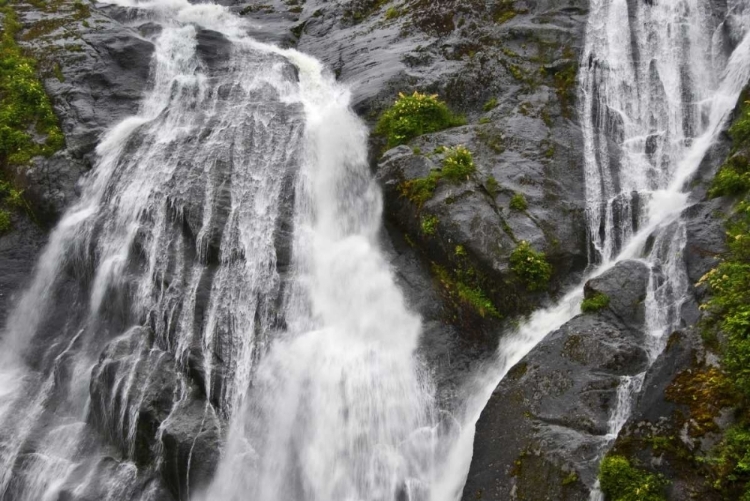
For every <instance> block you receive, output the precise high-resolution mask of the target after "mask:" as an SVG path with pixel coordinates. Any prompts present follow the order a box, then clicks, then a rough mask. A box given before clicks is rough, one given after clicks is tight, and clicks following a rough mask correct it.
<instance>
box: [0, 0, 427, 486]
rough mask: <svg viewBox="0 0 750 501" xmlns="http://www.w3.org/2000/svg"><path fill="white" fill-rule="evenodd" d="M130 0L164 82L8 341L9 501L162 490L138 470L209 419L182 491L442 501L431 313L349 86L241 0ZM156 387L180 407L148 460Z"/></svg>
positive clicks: (87, 195) (118, 142)
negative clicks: (402, 256) (210, 434)
mask: <svg viewBox="0 0 750 501" xmlns="http://www.w3.org/2000/svg"><path fill="white" fill-rule="evenodd" d="M119 3H120V4H121V5H122V6H125V7H137V9H138V10H137V12H136V17H137V19H138V22H145V21H153V22H156V23H158V24H159V25H161V32H160V33H159V34H158V35H157V36H156V38H155V45H156V49H155V53H154V56H153V61H152V70H151V71H152V85H151V88H150V90H149V91H148V92H147V94H146V95H145V96H144V98H143V101H142V103H141V106H140V110H139V111H138V113H137V114H136V115H134V116H132V117H130V118H128V119H126V120H124V121H123V122H122V123H120V124H118V125H117V126H115V127H114V128H113V129H112V130H111V131H109V132H108V133H107V134H106V136H105V137H104V138H103V139H102V140H101V142H100V144H99V145H98V147H97V150H96V152H97V161H96V166H95V168H94V169H93V171H92V173H91V175H90V176H89V178H88V179H86V180H85V187H84V189H83V194H82V196H81V198H80V201H79V202H78V203H76V204H75V205H74V206H73V207H71V208H70V209H69V210H68V211H67V212H66V213H65V215H64V216H63V217H62V220H61V221H60V223H59V224H58V225H57V227H56V228H55V229H54V231H53V232H52V234H51V236H50V241H49V244H48V245H47V247H46V248H45V250H44V251H43V254H42V256H41V258H40V260H39V262H38V264H37V267H36V269H35V272H34V276H33V280H32V282H31V285H30V286H29V288H28V289H27V291H26V292H25V293H24V294H23V296H22V297H21V299H20V300H19V302H18V304H17V306H16V308H15V309H14V311H13V312H12V314H11V316H10V319H9V321H8V323H7V325H6V326H5V328H4V330H3V332H2V342H3V347H2V354H3V364H2V374H1V376H2V378H1V380H2V382H3V385H2V388H1V390H2V391H1V393H0V396H1V399H2V400H1V401H0V413H2V415H0V419H2V425H1V428H0V460H1V462H0V465H1V466H0V468H1V470H0V472H1V475H2V484H1V486H0V497H2V499H7V500H10V499H13V500H14V501H21V500H30V501H31V500H33V501H38V500H42V499H50V500H51V499H58V497H57V496H62V495H63V493H64V495H67V496H70V498H72V499H79V498H83V497H85V498H86V499H89V498H90V496H96V497H102V498H104V499H108V500H109V499H111V500H120V499H140V500H142V501H149V500H156V499H161V498H160V494H159V492H158V488H157V487H156V485H157V483H155V482H151V481H150V480H148V478H144V475H146V474H150V473H151V474H152V473H154V471H153V470H158V468H159V467H160V466H159V465H162V464H164V461H166V455H165V450H166V448H167V447H168V444H167V442H166V440H165V438H164V437H165V436H166V435H167V434H168V433H170V427H171V426H173V425H174V423H175V422H177V420H179V419H180V413H183V412H184V410H185V409H194V408H196V405H197V406H198V407H197V409H198V418H199V419H198V421H197V423H198V426H199V431H200V432H202V430H204V429H207V428H205V426H207V425H206V423H218V424H217V425H216V426H221V423H228V430H227V431H226V433H227V435H228V438H227V440H228V442H227V443H228V445H227V447H226V451H225V454H224V459H223V461H222V462H221V464H220V466H219V469H218V473H217V474H216V481H215V482H214V483H213V484H212V485H210V486H203V487H205V489H206V492H204V493H202V492H197V491H196V492H190V488H191V485H193V484H192V483H191V481H190V480H189V479H188V480H187V481H186V482H185V485H182V484H180V486H179V489H180V493H179V494H180V495H179V497H180V499H189V498H192V499H198V498H200V497H202V496H205V498H206V499H225V500H232V499H246V498H247V496H248V495H250V494H252V496H251V497H252V498H253V499H258V500H269V501H272V500H276V499H280V498H284V499H310V500H312V499H319V500H325V501H334V500H344V499H346V500H349V499H372V500H395V499H411V500H419V499H428V498H429V490H430V485H431V484H432V475H433V469H434V467H433V463H434V461H435V459H434V458H435V456H436V454H437V447H438V446H437V437H438V430H439V426H438V425H439V421H438V417H439V416H438V414H437V413H436V412H435V410H434V403H433V393H434V390H433V388H432V385H431V382H430V379H429V377H428V375H427V374H426V372H425V370H424V369H423V368H422V367H421V365H420V363H419V362H418V360H417V359H416V358H415V353H414V351H415V349H416V346H417V342H418V339H419V335H420V331H421V322H420V319H419V318H418V316H416V315H415V314H413V313H411V312H409V311H408V310H407V308H406V306H405V304H404V299H403V297H402V294H401V292H400V291H399V289H398V288H397V287H396V285H395V283H394V279H393V276H392V272H391V270H390V268H389V266H388V264H387V263H386V261H385V260H384V258H383V256H382V254H381V252H380V249H379V246H378V243H377V241H378V232H379V230H380V224H381V208H382V201H381V194H380V191H379V188H378V186H377V185H376V183H375V181H374V179H373V177H372V175H371V173H370V171H369V167H368V163H367V129H366V127H365V126H364V125H363V124H362V122H361V121H360V120H359V118H358V117H356V115H355V114H354V113H353V112H352V111H351V110H350V107H349V100H350V96H349V92H348V90H347V89H346V88H345V87H343V86H341V85H339V84H337V83H336V82H335V79H334V77H333V75H331V74H329V72H328V71H326V70H325V69H324V68H323V66H322V65H321V64H320V63H319V62H318V61H316V60H315V59H313V58H311V57H308V56H305V55H303V54H300V53H298V52H296V51H293V50H282V49H279V48H277V47H275V46H270V45H265V44H262V43H259V42H256V41H255V40H253V39H251V38H249V37H248V36H247V35H246V32H247V28H248V27H249V26H248V25H247V21H244V20H242V19H240V18H239V17H237V16H235V15H232V14H231V13H230V12H229V11H228V10H227V9H226V8H224V7H221V6H218V5H213V4H197V5H191V4H190V3H189V2H187V1H183V0H177V1H161V0H156V1H153V2H134V3H130V2H129V1H128V0H122V1H120V2H119ZM204 54H208V56H207V57H203V56H204ZM100 354H101V356H100ZM165 378H166V379H167V382H166V383H165V382H164V380H165ZM170 378H171V379H170ZM251 381H252V384H251ZM167 383H168V384H167ZM152 384H159V385H163V386H158V388H160V389H161V388H165V389H164V390H163V391H162V390H160V391H161V393H160V394H159V395H162V396H158V395H157V397H158V398H161V399H166V400H167V403H168V405H167V407H166V409H167V410H166V411H165V412H167V413H168V415H167V416H161V417H159V421H158V422H156V424H155V425H154V426H158V430H157V431H156V439H157V443H155V444H154V445H153V447H152V448H151V449H150V450H148V449H147V450H144V449H143V446H142V444H141V443H140V442H138V440H139V439H138V434H139V433H141V430H142V429H144V428H143V426H142V423H141V420H143V419H145V418H146V417H149V416H145V417H144V414H143V413H142V412H140V411H139V410H138V409H140V406H141V405H147V404H149V403H150V402H151V401H152V399H153V398H157V397H154V395H152V393H153V391H152V389H151V385H152ZM28 395H32V397H31V398H30V399H29V398H28ZM196 395H198V397H200V398H198V397H196ZM196 398H197V400H196ZM196 402H197V404H196ZM169 409H171V410H169ZM155 412H156V411H155ZM19 416H23V419H19ZM92 427H94V428H96V430H93V429H92ZM102 435H103V436H104V437H106V440H105V441H101V440H97V439H96V438H94V437H97V436H102ZM195 440H196V439H194V440H193V445H192V446H191V448H190V451H189V456H188V468H187V469H188V475H190V474H192V471H193V470H192V469H191V467H190V465H191V462H196V461H199V460H200V459H201V458H199V457H196V456H195V455H194V453H193V450H192V449H193V448H194V447H195ZM112 445H114V446H115V447H116V448H117V449H118V450H119V451H120V452H119V453H115V452H114V451H113V450H112V449H111V446H112ZM113 454H115V456H118V455H120V456H121V459H119V460H117V461H115V460H114V459H112V455H113ZM195 454H198V453H197V452H196V453H195ZM153 457H155V459H154V462H155V465H154V464H152V466H151V467H149V468H151V469H148V468H147V469H146V473H145V474H144V471H143V467H142V463H143V461H144V459H143V458H146V459H148V458H153ZM139 464H140V466H139Z"/></svg>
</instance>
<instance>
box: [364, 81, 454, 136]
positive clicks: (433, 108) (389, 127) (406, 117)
mask: <svg viewBox="0 0 750 501" xmlns="http://www.w3.org/2000/svg"><path fill="white" fill-rule="evenodd" d="M465 124H466V120H465V119H464V118H463V117H460V116H457V115H455V114H453V112H452V111H451V110H450V109H449V108H448V106H447V105H446V104H445V103H444V102H443V101H440V100H439V99H438V97H437V95H427V94H420V93H419V92H416V91H415V92H414V94H412V95H410V96H409V95H406V94H403V93H402V94H399V97H398V99H397V100H396V102H395V103H394V104H393V106H392V107H390V108H389V109H387V110H386V111H384V112H383V114H382V115H381V116H380V120H379V121H378V124H377V126H376V127H375V133H376V134H380V135H382V136H385V137H386V138H387V140H388V147H389V148H393V147H395V146H398V145H400V144H405V143H407V142H409V141H410V140H412V139H414V138H415V137H417V136H421V135H422V134H429V133H431V132H438V131H441V130H444V129H447V128H449V127H455V126H459V125H465Z"/></svg>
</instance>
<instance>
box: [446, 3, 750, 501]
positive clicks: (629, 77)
mask: <svg viewBox="0 0 750 501" xmlns="http://www.w3.org/2000/svg"><path fill="white" fill-rule="evenodd" d="M710 9H711V6H710V4H709V3H707V2H703V1H701V0H677V1H670V2H663V1H656V2H628V1H626V0H592V2H591V8H590V14H589V18H588V23H587V29H586V44H585V49H584V52H583V55H582V58H581V62H580V68H581V71H580V76H579V96H580V103H581V104H580V110H579V111H580V116H581V120H582V125H583V135H584V159H583V160H584V166H585V181H586V213H587V222H588V233H589V242H590V245H591V253H590V261H591V263H592V264H595V265H597V266H594V267H593V268H592V270H591V271H590V273H589V274H588V276H587V277H586V279H585V280H584V282H583V283H585V281H586V280H588V279H590V278H592V277H593V276H597V275H599V274H601V273H603V272H604V271H606V270H607V269H609V268H611V267H612V266H614V265H615V264H616V263H617V262H619V261H621V260H625V259H641V260H643V261H644V262H646V263H647V264H648V265H649V266H650V268H651V276H650V280H649V285H648V291H647V299H646V305H645V307H646V325H645V331H646V333H647V337H646V346H645V347H644V348H645V349H646V350H647V352H648V354H649V360H650V361H651V362H653V361H654V360H655V359H656V357H658V355H659V354H660V353H661V352H662V350H663V348H664V345H665V343H666V336H665V334H668V333H669V332H671V331H672V330H673V329H674V328H676V327H678V325H679V322H680V317H679V315H680V307H681V306H682V303H683V302H684V299H685V296H686V294H687V293H688V290H689V283H688V279H687V274H686V271H685V265H684V261H683V250H684V246H685V241H686V234H685V226H684V223H683V222H682V221H681V220H680V214H681V212H682V211H683V210H684V209H685V208H686V207H687V205H688V193H687V192H686V191H685V190H686V189H687V188H688V187H687V186H686V183H687V182H688V181H689V180H690V179H691V177H692V176H693V174H694V173H695V171H696V170H697V169H698V167H699V165H700V163H701V161H702V160H703V158H704V157H705V155H706V153H707V151H708V149H709V148H710V147H711V145H712V144H713V143H714V141H715V140H716V137H717V136H718V134H719V133H720V132H721V131H722V129H723V128H724V126H725V124H726V121H727V118H728V116H729V115H730V113H731V112H732V110H733V109H734V107H735V105H736V104H737V99H738V97H739V95H740V92H741V91H742V89H743V88H744V86H745V85H747V83H748V81H750V36H748V35H747V33H748V31H750V4H748V2H747V1H746V0H734V1H730V2H728V9H727V16H726V18H725V19H723V20H720V21H718V22H717V20H716V16H715V15H714V13H713V12H712V11H711V10H710ZM730 37H731V38H732V39H733V41H734V42H735V43H736V44H737V45H736V47H735V48H734V49H733V51H729V50H727V49H728V47H727V43H728V41H729V39H730ZM650 238H651V239H652V242H651V244H650V250H648V251H645V249H646V245H647V241H648V240H649V239H650ZM583 283H582V284H581V285H580V286H578V287H575V288H574V289H573V291H572V292H570V293H569V294H567V295H566V296H565V297H564V298H563V299H562V300H561V301H560V302H559V303H558V304H557V305H556V306H553V307H552V308H549V309H547V310H544V311H539V312H537V313H535V314H533V315H532V316H531V317H530V319H529V320H528V321H527V322H526V323H525V324H523V325H522V326H521V327H520V328H519V329H518V332H516V333H515V334H510V336H509V337H508V338H506V339H504V340H503V341H501V344H500V346H499V349H498V355H497V361H496V363H495V364H493V365H492V366H490V367H488V368H487V369H486V371H485V372H484V373H483V374H482V376H481V377H480V378H478V379H477V381H476V382H475V385H476V390H475V392H474V397H473V398H472V399H470V401H469V402H468V404H467V406H466V410H465V414H464V416H463V419H462V423H463V431H462V433H461V435H460V436H459V439H458V440H457V442H456V444H455V446H454V447H453V449H452V455H451V456H450V461H449V462H450V464H451V468H449V469H448V471H451V470H452V471H453V472H455V473H454V474H453V475H452V476H451V478H449V479H446V480H445V484H446V486H447V489H446V493H445V495H444V496H441V497H440V498H439V499H441V500H442V499H446V500H447V499H453V498H455V497H457V496H460V492H461V491H460V488H461V486H462V484H463V482H464V479H465V475H466V472H467V471H468V468H469V465H470V461H471V453H472V449H471V444H472V442H473V437H474V423H476V421H477V420H478V418H479V415H480V413H481V410H482V408H483V407H484V405H486V402H487V401H488V399H489V397H490V395H491V393H492V390H493V389H494V388H495V387H496V386H497V384H498V382H499V381H500V380H501V379H502V378H503V377H504V376H505V374H506V373H507V372H508V370H509V369H510V368H511V367H512V366H513V365H514V364H515V363H517V362H518V361H520V360H521V359H522V358H523V357H524V356H525V355H526V354H527V353H528V352H529V351H530V350H531V349H533V347H534V346H536V345H537V344H538V343H539V342H540V341H541V340H542V339H544V337H545V336H546V335H547V334H548V333H549V332H551V331H553V330H555V329H557V328H559V327H560V326H562V325H563V324H564V323H565V322H567V321H568V320H570V319H571V318H573V317H574V316H575V315H576V314H578V313H580V309H579V304H580V301H581V299H582V295H583V294H582V285H583ZM644 377H645V372H644V373H641V374H637V375H633V376H628V377H623V378H622V381H621V384H620V387H619V389H618V395H617V403H616V405H615V408H614V409H613V410H612V415H611V418H610V422H609V430H608V433H607V434H606V435H605V436H603V437H602V452H604V451H605V450H606V449H607V447H608V446H609V444H611V442H612V441H613V440H614V439H615V438H616V437H617V434H618V433H619V431H620V429H621V428H622V426H623V425H624V424H625V422H626V421H627V419H628V416H629V415H630V411H631V405H632V401H633V397H634V396H635V395H636V394H637V393H638V392H639V391H640V389H641V386H642V383H643V380H644ZM592 487H593V489H592V499H601V493H600V492H599V489H598V485H595V486H592Z"/></svg>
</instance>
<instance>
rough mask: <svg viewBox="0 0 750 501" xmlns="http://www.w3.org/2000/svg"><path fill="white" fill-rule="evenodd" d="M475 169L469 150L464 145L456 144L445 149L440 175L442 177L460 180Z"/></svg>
mask: <svg viewBox="0 0 750 501" xmlns="http://www.w3.org/2000/svg"><path fill="white" fill-rule="evenodd" d="M476 170H477V168H476V166H475V165H474V158H473V156H472V154H471V152H470V151H469V150H468V149H467V148H465V147H464V146H456V147H455V148H451V149H449V150H448V151H447V153H446V155H445V160H443V171H442V175H443V177H444V178H446V179H448V180H450V181H453V182H460V181H465V180H466V179H467V178H468V177H469V176H471V175H472V174H474V172H475V171H476Z"/></svg>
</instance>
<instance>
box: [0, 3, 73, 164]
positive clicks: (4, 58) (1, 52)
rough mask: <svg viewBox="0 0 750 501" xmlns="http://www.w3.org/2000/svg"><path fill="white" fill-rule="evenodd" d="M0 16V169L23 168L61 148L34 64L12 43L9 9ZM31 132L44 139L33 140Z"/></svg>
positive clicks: (16, 25)
mask: <svg viewBox="0 0 750 501" xmlns="http://www.w3.org/2000/svg"><path fill="white" fill-rule="evenodd" d="M0 13H2V15H3V16H4V19H3V32H2V36H1V38H0V166H2V165H7V164H25V163H28V162H29V160H31V158H33V157H35V156H38V155H51V154H52V153H54V152H55V151H57V150H59V149H60V148H61V147H62V146H63V135H62V132H61V131H60V127H59V126H58V122H57V117H56V116H55V114H54V112H53V111H52V105H51V104H50V101H49V98H48V97H47V94H46V93H45V91H44V87H43V86H42V84H41V82H40V81H39V79H38V78H37V76H36V69H35V63H34V60H33V59H31V58H28V57H25V56H24V55H23V54H22V53H21V49H20V48H19V46H18V44H17V43H16V41H15V35H16V34H17V32H18V30H20V24H19V22H18V17H17V16H16V14H15V11H14V10H13V9H12V8H11V7H3V8H0ZM32 131H35V132H36V133H37V134H39V135H41V136H45V137H46V140H45V141H44V143H40V142H38V141H36V140H35V139H34V134H33V132H32Z"/></svg>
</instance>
